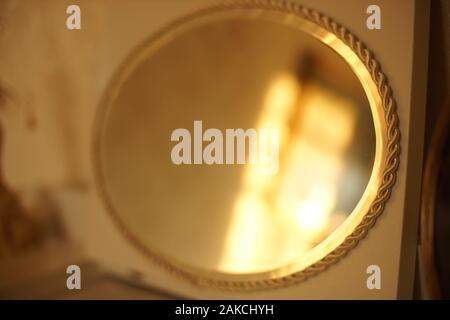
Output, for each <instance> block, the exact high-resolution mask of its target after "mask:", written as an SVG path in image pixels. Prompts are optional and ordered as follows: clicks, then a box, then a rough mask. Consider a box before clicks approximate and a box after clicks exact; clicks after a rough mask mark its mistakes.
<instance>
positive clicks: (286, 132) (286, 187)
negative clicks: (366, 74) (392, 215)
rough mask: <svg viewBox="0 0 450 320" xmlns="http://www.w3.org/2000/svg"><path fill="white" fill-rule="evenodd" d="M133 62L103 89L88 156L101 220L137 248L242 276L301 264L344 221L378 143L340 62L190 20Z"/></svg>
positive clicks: (248, 29)
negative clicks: (99, 193) (93, 162)
mask: <svg viewBox="0 0 450 320" xmlns="http://www.w3.org/2000/svg"><path fill="white" fill-rule="evenodd" d="M136 52H137V53H136ZM136 52H135V54H134V55H131V56H130V58H129V59H128V60H127V61H125V63H124V67H123V68H122V69H121V70H122V71H121V72H119V76H118V78H116V80H115V82H114V85H113V86H112V87H110V88H109V91H108V92H107V96H108V98H107V99H106V101H107V103H106V105H105V106H104V110H103V111H102V112H101V116H100V121H99V124H98V126H99V134H98V137H97V139H98V147H97V149H96V152H98V166H97V169H98V177H99V181H100V184H101V186H102V189H103V192H104V195H105V197H106V198H107V201H108V203H109V209H110V211H112V212H113V215H114V217H115V218H116V220H117V221H119V223H120V224H121V225H122V227H124V228H125V229H126V231H127V234H128V235H130V236H131V237H132V238H133V239H135V241H136V242H137V243H139V244H140V245H141V246H142V247H144V248H145V249H146V250H148V251H149V252H151V253H152V254H154V255H155V256H157V257H160V258H161V259H164V260H165V261H168V262H170V263H172V264H174V265H177V266H183V267H186V268H192V269H195V270H205V271H208V272H219V273H226V274H253V273H260V272H267V271H271V270H276V269H278V268H282V267H284V266H287V265H290V264H292V263H294V262H295V261H299V260H302V259H306V257H308V256H310V255H311V252H313V250H314V248H315V247H317V246H318V245H320V244H321V243H323V242H324V241H325V240H326V239H327V238H330V237H331V236H332V235H333V234H334V233H335V232H338V230H340V229H341V228H344V227H345V226H346V225H348V224H351V219H352V217H353V215H352V213H353V212H354V211H355V208H357V207H358V205H359V203H360V201H361V199H362V198H363V195H364V194H365V192H367V186H368V184H369V181H370V179H371V176H372V169H373V167H374V161H375V153H376V152H375V151H376V134H375V128H374V118H373V115H372V111H371V110H372V109H371V106H370V103H369V99H368V98H367V96H366V92H365V90H364V88H363V86H362V85H361V82H360V80H359V79H358V77H357V75H356V74H355V73H354V71H353V70H354V69H353V68H352V66H351V65H350V64H349V63H348V62H347V61H346V60H345V59H344V58H343V57H342V55H340V54H338V53H337V52H335V50H333V49H332V48H331V47H330V46H328V45H326V44H324V43H323V42H321V41H320V40H319V39H318V38H317V37H314V36H312V35H311V34H309V33H308V32H305V31H304V30H302V29H301V28H298V27H296V26H295V25H291V24H290V23H289V20H288V19H284V20H283V19H278V18H277V19H275V18H271V19H268V18H267V19H263V18H255V16H254V15H251V14H249V15H243V14H241V15H232V14H228V15H227V14H223V15H219V16H218V17H215V18H207V19H199V20H198V21H195V23H187V24H186V25H184V26H181V27H180V26H178V27H176V28H175V29H174V30H173V31H170V30H169V31H167V32H165V33H164V34H162V35H160V36H159V37H156V38H152V39H151V40H150V41H147V42H146V43H145V45H143V46H141V48H140V49H139V50H137V51H136ZM239 129H242V130H239ZM332 247H333V245H331V246H329V248H332ZM329 250H330V249H329ZM312 262H314V261H312Z"/></svg>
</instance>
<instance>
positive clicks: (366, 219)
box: [92, 0, 400, 291]
mask: <svg viewBox="0 0 450 320" xmlns="http://www.w3.org/2000/svg"><path fill="white" fill-rule="evenodd" d="M224 15H225V16H226V15H241V16H242V15H247V16H251V17H254V18H259V19H269V20H272V21H277V22H279V23H284V24H289V25H291V26H295V27H296V28H297V29H299V30H300V31H303V32H305V33H307V34H309V35H311V36H313V37H315V38H316V39H318V40H319V41H321V42H322V43H323V44H325V45H327V46H328V47H330V48H331V49H332V50H334V51H335V52H336V53H337V54H338V55H339V56H341V57H342V58H343V59H344V60H345V61H346V62H347V63H348V64H349V65H350V67H351V69H352V70H353V72H354V73H355V74H356V75H357V77H358V79H359V80H360V82H361V85H362V86H363V88H364V91H365V92H366V95H367V98H368V100H369V103H370V108H371V112H372V116H373V121H374V127H375V136H376V151H375V161H374V166H373V171H372V174H371V177H370V180H369V183H368V186H367V188H366V190H365V192H364V194H363V196H362V197H361V200H360V201H359V203H358V205H357V206H356V207H355V209H354V210H353V212H352V213H351V217H348V218H347V219H346V221H345V222H344V223H343V224H342V225H341V226H340V227H339V228H338V229H337V230H335V231H334V232H333V233H332V234H331V235H330V236H329V237H328V238H327V239H325V240H324V241H323V242H322V243H320V244H319V245H317V246H316V247H315V248H313V249H312V250H311V252H309V253H308V254H307V255H306V258H301V259H299V261H294V262H293V263H291V264H289V265H287V266H285V267H282V268H279V269H276V270H272V271H268V272H260V273H251V274H226V273H221V272H211V271H205V270H199V269H195V268H192V267H189V266H186V265H182V264H180V263H177V262H173V261H170V259H169V258H166V257H160V256H158V255H156V254H154V253H153V252H152V250H151V249H150V248H148V247H147V246H146V245H145V244H143V243H142V242H141V241H140V240H139V239H137V237H135V236H134V235H133V234H132V232H130V230H128V229H127V227H126V225H125V223H123V221H122V220H121V219H120V216H119V215H118V214H117V211H116V210H115V208H114V206H113V205H112V201H110V199H109V196H108V194H107V192H106V188H105V186H104V179H103V177H102V174H101V170H100V169H101V164H100V145H101V136H102V133H103V131H102V130H103V119H104V118H105V114H106V113H107V112H108V108H109V106H110V104H111V102H112V101H114V98H115V97H116V96H117V94H118V91H119V90H120V87H121V85H122V84H123V82H124V81H125V80H126V79H127V77H128V75H130V74H131V72H132V71H133V70H134V69H135V68H136V67H137V66H138V65H139V63H140V62H141V61H143V60H144V59H146V58H147V57H148V56H149V55H150V54H151V53H152V52H154V50H155V49H156V48H160V47H161V46H163V45H164V44H165V43H167V42H168V41H170V40H172V39H173V37H174V36H176V34H177V32H180V31H181V30H185V29H186V28H189V27H192V26H195V25H196V24H197V23H200V22H204V21H205V20H208V21H209V19H214V18H215V17H217V16H224ZM281 15H283V18H284V19H280V16H281ZM286 17H289V19H286ZM92 151H93V152H92V154H93V162H94V175H95V180H96V184H97V187H98V190H99V193H100V197H101V198H102V200H103V202H104V204H105V206H106V209H107V211H108V212H109V213H110V215H111V216H112V217H113V220H114V221H115V222H116V224H117V225H118V226H119V228H120V229H121V231H122V232H123V234H124V235H125V236H126V238H127V239H128V240H129V241H130V242H131V243H132V244H133V245H134V246H135V247H136V248H138V249H139V251H140V252H142V253H143V254H144V255H145V256H146V257H148V258H150V260H152V261H153V262H154V263H156V264H157V265H160V266H161V267H163V268H164V269H166V270H167V271H169V272H170V273H172V274H175V275H177V276H179V277H181V278H182V279H185V280H188V281H189V282H191V283H193V284H196V285H200V286H207V287H213V288H217V289H226V290H239V291H249V290H261V289H267V288H275V287H282V286H286V285H290V284H293V283H297V282H300V281H302V280H305V279H306V278H308V277H311V276H313V275H315V274H317V273H319V272H321V271H323V270H325V269H326V268H328V267H329V266H330V265H332V264H334V263H336V262H337V261H339V260H340V259H341V258H343V257H344V256H345V255H346V254H347V253H348V252H349V251H350V250H351V249H352V248H354V247H355V246H356V245H357V244H358V242H359V241H360V240H361V239H362V238H364V237H365V236H366V234H367V232H368V231H369V229H370V228H371V227H372V226H373V225H374V224H375V222H376V220H377V218H378V217H379V216H380V215H381V213H382V212H383V210H384V207H385V205H386V202H387V201H388V199H389V198H390V195H391V190H392V187H393V185H394V183H395V181H396V175H397V169H398V166H399V160H400V159H399V155H400V129H399V125H398V116H397V113H396V104H395V100H394V98H393V95H392V90H391V88H390V86H389V85H388V83H387V79H386V76H385V75H384V73H383V72H382V71H381V68H380V64H379V63H378V61H377V60H376V59H375V58H374V55H373V54H372V53H371V52H370V51H369V50H368V49H367V48H366V47H365V45H364V44H363V43H362V42H360V41H359V40H358V39H357V38H356V37H355V36H354V35H353V34H352V33H350V32H349V31H348V30H347V29H345V28H344V27H342V26H341V25H339V24H338V23H336V22H335V21H333V20H332V19H330V18H329V17H327V16H325V15H323V14H321V13H319V12H317V11H314V10H311V9H308V8H305V7H303V6H302V5H300V4H297V3H292V2H289V1H283V0H242V1H238V0H236V1H230V2H227V3H225V4H219V5H214V6H210V7H206V8H204V9H200V10H198V11H195V12H193V13H192V14H190V15H187V16H185V17H182V18H180V19H178V20H176V21H175V22H173V23H171V24H169V25H167V26H166V27H164V28H163V29H161V30H160V31H158V32H157V33H156V34H154V35H153V36H151V37H150V38H149V39H147V40H146V41H144V42H143V43H142V44H141V45H140V46H139V47H138V48H136V49H135V50H134V51H133V52H132V53H131V55H130V56H129V57H128V58H127V59H126V60H125V62H124V63H123V64H122V66H121V67H120V68H119V69H118V70H117V72H116V73H115V74H114V76H113V78H112V80H111V82H110V83H109V85H108V87H107V90H106V91H105V94H104V96H103V98H102V100H101V103H100V106H99V109H98V112H97V115H96V120H95V124H94V139H93V150H92Z"/></svg>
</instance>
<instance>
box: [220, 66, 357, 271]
mask: <svg viewBox="0 0 450 320" xmlns="http://www.w3.org/2000/svg"><path fill="white" fill-rule="evenodd" d="M355 108H356V107H355V105H354V103H353V102H352V101H350V100H348V99H346V98H345V97H343V96H342V95H338V94H337V93H335V92H333V91H331V90H329V89H327V88H324V87H322V86H321V85H320V84H319V83H317V82H312V81H309V82H306V83H304V84H302V85H301V84H300V82H299V81H298V80H297V78H296V77H294V76H293V75H291V74H287V73H286V74H281V75H280V76H278V77H277V78H276V79H274V81H273V82H272V84H271V85H270V87H269V88H268V91H267V94H266V98H265V101H264V106H263V109H262V112H261V115H260V118H259V120H258V123H257V126H256V127H257V128H278V129H279V131H280V169H279V172H278V174H277V175H273V176H268V175H266V174H264V173H263V172H262V171H261V170H260V168H259V167H258V166H252V165H249V166H247V167H246V168H245V172H244V176H243V181H242V185H241V190H240V192H239V194H238V196H237V198H236V201H235V204H234V209H233V212H232V215H231V221H230V225H229V229H228V234H227V238H226V242H225V244H224V251H223V255H222V259H221V261H220V265H219V266H218V267H219V269H222V270H227V271H228V272H239V273H241V272H254V271H255V270H256V269H258V270H260V271H264V270H266V269H269V268H271V267H273V261H274V260H276V261H279V262H280V264H282V263H286V262H289V261H291V260H292V259H294V258H295V257H298V256H299V255H301V254H302V253H305V252H307V251H308V250H309V249H311V248H312V247H314V246H315V245H316V244H317V243H319V242H320V241H322V240H323V238H324V237H326V236H327V235H328V234H329V232H330V231H331V230H334V229H335V228H336V227H337V226H338V225H339V224H341V223H342V221H343V220H344V219H345V218H346V216H347V215H348V214H349V212H339V211H338V210H337V208H336V206H337V198H338V192H339V179H340V178H341V176H342V172H343V169H344V164H345V157H346V150H347V149H348V146H349V145H350V144H351V142H352V141H353V138H354V134H355V123H356V114H355ZM268 253H270V254H268Z"/></svg>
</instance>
